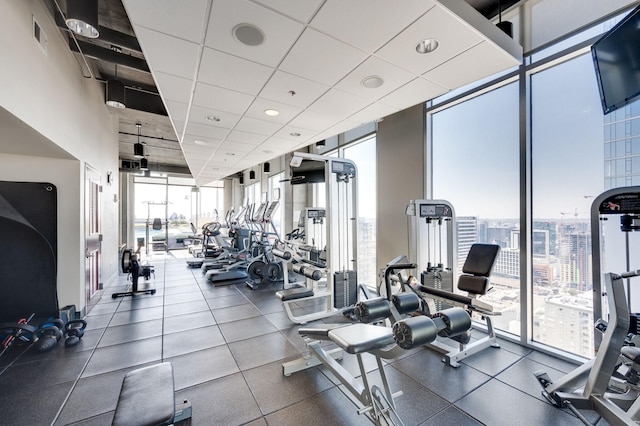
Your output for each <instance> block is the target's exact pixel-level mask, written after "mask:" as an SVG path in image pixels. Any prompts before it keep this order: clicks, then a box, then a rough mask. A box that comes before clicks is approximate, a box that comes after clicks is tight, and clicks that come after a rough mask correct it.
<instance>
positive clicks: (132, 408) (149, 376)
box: [112, 362, 176, 426]
mask: <svg viewBox="0 0 640 426" xmlns="http://www.w3.org/2000/svg"><path fill="white" fill-rule="evenodd" d="M175 411H176V407H175V399H174V385H173V367H172V366H171V363H170V362H163V363H161V364H156V365H152V366H150V367H144V368H139V369H137V370H133V371H130V372H128V373H127V374H126V375H125V376H124V380H123V381H122V389H121V390H120V397H119V398H118V405H117V406H116V413H115V415H114V417H113V423H112V425H121V426H142V425H170V424H171V423H173V417H174V415H175Z"/></svg>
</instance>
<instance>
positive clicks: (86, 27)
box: [65, 0, 100, 38]
mask: <svg viewBox="0 0 640 426" xmlns="http://www.w3.org/2000/svg"><path fill="white" fill-rule="evenodd" d="M65 23H66V24H67V27H68V28H69V29H70V30H71V31H73V32H74V33H76V34H78V35H81V36H84V37H87V38H98V37H99V36H100V33H99V32H98V0H67V16H66V19H65Z"/></svg>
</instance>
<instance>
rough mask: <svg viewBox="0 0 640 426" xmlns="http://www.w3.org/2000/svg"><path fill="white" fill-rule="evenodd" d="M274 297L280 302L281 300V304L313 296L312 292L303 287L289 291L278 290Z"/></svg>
mask: <svg viewBox="0 0 640 426" xmlns="http://www.w3.org/2000/svg"><path fill="white" fill-rule="evenodd" d="M276 296H278V297H279V298H280V300H282V301H283V302H286V301H287V300H295V299H302V298H305V297H311V296H313V290H310V289H308V288H304V287H302V288H292V289H290V290H280V291H278V292H276Z"/></svg>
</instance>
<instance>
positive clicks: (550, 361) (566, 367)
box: [527, 351, 577, 373]
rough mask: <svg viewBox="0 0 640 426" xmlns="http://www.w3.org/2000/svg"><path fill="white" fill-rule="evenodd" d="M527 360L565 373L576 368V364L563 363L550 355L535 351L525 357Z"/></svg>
mask: <svg viewBox="0 0 640 426" xmlns="http://www.w3.org/2000/svg"><path fill="white" fill-rule="evenodd" d="M527 358H529V359H530V360H532V361H535V362H539V363H540V364H543V365H546V366H549V367H551V368H555V369H556V370H560V371H564V372H565V373H568V372H569V371H571V370H573V369H574V368H576V367H577V364H573V363H570V362H568V361H564V360H562V359H559V358H555V357H552V356H551V355H547V354H545V353H542V352H537V351H533V352H531V353H530V354H529V355H527Z"/></svg>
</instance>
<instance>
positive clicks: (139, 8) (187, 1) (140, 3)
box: [122, 0, 208, 43]
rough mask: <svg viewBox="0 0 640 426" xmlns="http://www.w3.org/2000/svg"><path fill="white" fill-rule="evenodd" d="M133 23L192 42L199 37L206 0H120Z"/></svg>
mask: <svg viewBox="0 0 640 426" xmlns="http://www.w3.org/2000/svg"><path fill="white" fill-rule="evenodd" d="M122 3H123V4H124V6H125V8H126V10H127V15H128V16H129V20H130V21H131V22H132V23H133V24H137V25H140V26H143V27H147V28H151V29H154V30H156V31H160V32H163V33H165V34H169V35H172V36H175V37H179V38H183V39H185V40H189V41H192V42H195V43H200V41H201V40H202V30H203V28H204V18H205V17H206V11H207V3H208V0H181V1H179V2H176V1H175V0H123V1H122Z"/></svg>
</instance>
